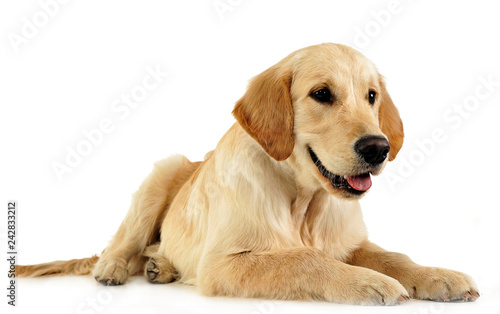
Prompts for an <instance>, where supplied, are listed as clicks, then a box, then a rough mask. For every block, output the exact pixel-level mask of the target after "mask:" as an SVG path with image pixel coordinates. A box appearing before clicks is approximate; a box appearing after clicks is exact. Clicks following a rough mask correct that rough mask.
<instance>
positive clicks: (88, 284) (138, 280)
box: [2, 276, 500, 314]
mask: <svg viewBox="0 0 500 314" xmlns="http://www.w3.org/2000/svg"><path fill="white" fill-rule="evenodd" d="M479 284H481V283H479ZM17 293H18V300H17V302H18V304H17V306H16V309H15V310H14V311H13V310H12V309H11V307H9V311H8V313H45V312H50V313H65V314H66V313H79V314H80V313H85V314H91V313H248V314H271V313H273V314H278V313H287V314H288V313H398V314H399V313H411V314H413V313H414V314H441V313H454V314H455V313H474V314H479V313H481V314H489V313H492V314H493V313H495V314H497V313H500V302H499V300H500V291H499V290H496V291H484V290H483V291H482V296H481V298H480V299H479V300H478V301H476V302H472V303H436V302H430V301H417V300H411V301H409V302H407V303H405V304H403V305H399V306H394V307H372V306H370V307H367V306H349V305H338V304H330V303H325V302H297V301H274V300H259V299H238V298H222V297H205V296H201V295H200V294H198V293H197V291H196V290H195V288H194V287H191V286H185V285H181V284H176V283H173V284H166V285H157V284H149V283H148V282H146V280H145V279H144V278H142V277H133V278H131V279H130V280H129V281H128V282H127V283H126V284H125V285H123V286H116V287H105V286H102V285H100V284H98V283H97V282H95V281H94V279H93V278H92V277H90V276H82V277H46V278H34V279H21V280H20V281H18V290H17ZM2 307H4V308H5V307H7V306H6V305H3V306H2ZM2 313H5V312H3V311H2Z"/></svg>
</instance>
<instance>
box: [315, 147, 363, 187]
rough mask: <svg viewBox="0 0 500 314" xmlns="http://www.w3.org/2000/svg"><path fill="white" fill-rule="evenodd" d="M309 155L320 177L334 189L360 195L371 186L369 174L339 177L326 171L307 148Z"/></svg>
mask: <svg viewBox="0 0 500 314" xmlns="http://www.w3.org/2000/svg"><path fill="white" fill-rule="evenodd" d="M309 154H310V155H311V159H312V161H313V162H314V164H315V165H316V167H317V168H318V170H319V172H320V173H321V175H322V176H323V177H325V178H327V179H328V180H330V182H331V183H332V186H333V187H334V188H335V189H338V190H343V191H347V192H349V193H352V194H355V195H361V194H363V193H365V192H366V191H368V189H370V187H371V186H372V179H371V177H370V173H369V172H366V173H362V174H359V175H355V176H347V175H344V176H340V175H337V174H334V173H331V172H330V171H328V170H327V169H326V168H325V166H323V164H322V163H321V160H319V158H318V156H317V155H316V153H315V152H314V151H313V150H312V149H311V147H309Z"/></svg>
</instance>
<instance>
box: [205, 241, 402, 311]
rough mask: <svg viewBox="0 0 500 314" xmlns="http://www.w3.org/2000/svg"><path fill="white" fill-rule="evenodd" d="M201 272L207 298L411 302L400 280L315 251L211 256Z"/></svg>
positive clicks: (298, 250)
mask: <svg viewBox="0 0 500 314" xmlns="http://www.w3.org/2000/svg"><path fill="white" fill-rule="evenodd" d="M199 270H200V271H199V278H198V284H199V286H200V289H201V290H202V292H204V293H205V294H207V295H229V296H237V297H254V298H274V299H316V300H317V299H319V300H326V301H331V302H339V303H351V304H376V305H378V304H385V305H394V304H398V303H400V302H404V301H406V300H408V299H409V297H408V294H407V292H406V290H405V289H404V287H403V286H401V284H399V283H398V282H397V280H395V279H393V278H390V277H388V276H385V275H383V274H381V273H378V272H375V271H372V270H369V269H366V268H361V267H354V266H351V265H347V264H345V263H342V262H340V261H338V260H335V259H333V258H331V257H329V256H327V255H326V254H325V253H323V252H322V251H320V250H318V249H314V248H294V249H283V250H274V251H267V252H259V253H257V252H256V253H254V252H242V253H238V254H232V255H225V256H220V255H218V256H210V257H208V258H207V257H206V258H204V260H203V262H202V265H201V267H200V269H199Z"/></svg>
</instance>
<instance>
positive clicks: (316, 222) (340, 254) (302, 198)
mask: <svg viewBox="0 0 500 314" xmlns="http://www.w3.org/2000/svg"><path fill="white" fill-rule="evenodd" d="M292 221H293V222H294V228H295V234H297V236H298V237H300V240H301V241H302V243H303V244H304V245H306V246H312V247H316V248H318V249H320V250H322V251H324V252H325V253H327V254H328V255H330V256H332V257H334V258H335V259H337V260H341V261H344V260H346V259H347V258H348V257H349V255H350V253H351V252H352V251H353V250H355V249H356V248H357V247H358V246H359V244H360V243H361V242H363V241H365V240H366V239H367V231H366V226H365V224H364V221H363V217H362V214H361V209H360V206H359V203H358V202H356V201H345V200H340V199H337V198H336V197H334V196H331V195H329V194H327V193H326V192H324V191H319V192H317V193H315V194H314V195H310V196H307V195H303V194H302V195H301V193H300V191H299V193H298V197H297V199H296V200H295V202H294V203H293V204H292Z"/></svg>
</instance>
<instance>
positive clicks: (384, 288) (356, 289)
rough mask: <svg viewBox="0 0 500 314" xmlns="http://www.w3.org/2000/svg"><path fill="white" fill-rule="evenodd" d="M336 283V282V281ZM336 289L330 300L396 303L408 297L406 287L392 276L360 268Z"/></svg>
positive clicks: (370, 303) (354, 302) (375, 303)
mask: <svg viewBox="0 0 500 314" xmlns="http://www.w3.org/2000/svg"><path fill="white" fill-rule="evenodd" d="M337 284H338V283H337ZM340 288H341V290H340V291H337V293H339V294H338V295H335V296H333V298H332V301H334V302H340V303H349V304H360V305H398V304H400V303H403V302H406V301H408V300H409V299H410V297H409V295H408V292H407V291H406V289H405V288H404V287H403V286H402V285H401V284H400V283H399V282H398V281H397V280H396V279H394V278H391V277H389V276H386V275H383V274H381V273H378V272H375V271H372V270H368V269H360V270H358V271H356V273H355V274H352V273H351V274H350V275H349V280H348V281H347V282H345V285H343V286H342V287H340Z"/></svg>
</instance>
